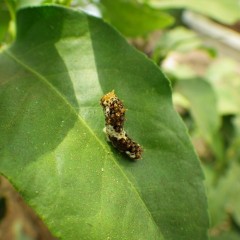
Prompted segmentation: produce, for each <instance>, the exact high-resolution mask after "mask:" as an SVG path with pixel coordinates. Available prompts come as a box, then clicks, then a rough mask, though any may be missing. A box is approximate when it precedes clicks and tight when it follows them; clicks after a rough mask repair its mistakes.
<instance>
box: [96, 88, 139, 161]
mask: <svg viewBox="0 0 240 240" xmlns="http://www.w3.org/2000/svg"><path fill="white" fill-rule="evenodd" d="M100 104H101V106H102V107H103V111H104V115H105V128H104V129H103V130H104V132H105V133H106V135H107V140H108V141H110V142H111V143H112V145H113V146H114V147H115V148H116V149H118V150H119V151H120V152H123V153H125V154H126V155H128V156H129V157H130V158H131V159H134V160H137V159H140V158H141V155H142V152H143V150H142V147H141V146H140V145H139V144H138V143H136V142H134V141H133V140H132V139H131V138H130V137H128V135H127V133H126V132H125V130H124V128H123V125H124V122H125V112H126V109H125V108H124V106H123V103H122V101H121V100H120V99H119V98H118V97H117V95H116V94H115V93H114V90H113V91H111V92H109V93H107V94H106V95H104V96H103V97H102V98H101V100H100Z"/></svg>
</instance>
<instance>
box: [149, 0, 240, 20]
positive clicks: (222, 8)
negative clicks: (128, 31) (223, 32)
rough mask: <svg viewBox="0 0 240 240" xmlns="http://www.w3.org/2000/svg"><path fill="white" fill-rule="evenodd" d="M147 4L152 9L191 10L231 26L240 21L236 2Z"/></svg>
mask: <svg viewBox="0 0 240 240" xmlns="http://www.w3.org/2000/svg"><path fill="white" fill-rule="evenodd" d="M147 2H148V3H149V5H150V6H152V7H153V8H160V9H172V8H188V9H192V10H194V11H196V12H199V13H202V14H204V15H207V16H209V17H212V18H213V19H215V20H217V21H219V22H222V23H225V24H233V23H235V22H236V21H237V20H239V19H240V6H239V2H238V1H237V0H211V1H208V0H201V1H198V0H191V1H189V0H161V1H159V0H147Z"/></svg>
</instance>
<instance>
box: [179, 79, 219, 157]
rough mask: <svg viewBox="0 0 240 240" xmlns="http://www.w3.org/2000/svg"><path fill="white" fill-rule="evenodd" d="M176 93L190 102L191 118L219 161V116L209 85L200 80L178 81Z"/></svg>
mask: <svg viewBox="0 0 240 240" xmlns="http://www.w3.org/2000/svg"><path fill="white" fill-rule="evenodd" d="M175 89H176V91H177V92H179V93H181V94H182V95H183V96H184V97H186V98H187V99H188V100H189V102H190V109H191V113H192V115H193V118H194V119H195V121H196V124H197V126H198V128H199V131H200V134H201V135H202V136H203V137H204V139H205V140H206V141H207V143H208V144H210V147H211V148H212V150H213V152H214V153H215V154H216V156H217V157H218V158H219V159H222V158H223V152H222V151H223V148H222V147H223V146H222V142H221V139H220V136H219V133H218V131H219V128H220V123H221V122H220V116H219V114H218V111H217V98H216V95H215V93H214V91H213V89H212V87H211V85H210V84H209V83H208V82H207V81H205V80H204V79H201V78H192V79H188V80H180V81H178V82H177V84H176V88H175Z"/></svg>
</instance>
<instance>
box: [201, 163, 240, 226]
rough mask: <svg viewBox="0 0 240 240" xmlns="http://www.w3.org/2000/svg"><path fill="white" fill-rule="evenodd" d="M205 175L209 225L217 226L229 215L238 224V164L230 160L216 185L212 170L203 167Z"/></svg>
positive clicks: (239, 192) (239, 194)
mask: <svg viewBox="0 0 240 240" xmlns="http://www.w3.org/2000/svg"><path fill="white" fill-rule="evenodd" d="M205 173H206V177H207V189H208V202H209V212H210V215H211V225H212V226H217V225H220V224H221V223H223V222H224V221H226V219H227V218H228V217H229V215H230V216H231V217H232V218H233V219H234V221H235V222H236V224H237V225H238V226H240V206H239V201H240V191H239V189H240V165H239V163H237V162H232V163H231V164H230V166H229V168H228V169H227V171H226V173H225V174H224V175H222V177H221V178H220V179H219V181H218V184H217V186H214V182H213V181H212V179H211V178H212V175H213V171H212V170H211V169H208V168H206V169H205Z"/></svg>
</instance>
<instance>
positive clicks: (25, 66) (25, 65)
mask: <svg viewBox="0 0 240 240" xmlns="http://www.w3.org/2000/svg"><path fill="white" fill-rule="evenodd" d="M3 53H5V54H6V55H7V56H8V57H10V58H12V59H13V60H14V61H15V62H16V63H18V64H19V65H20V66H22V67H23V68H25V69H26V70H27V71H29V72H30V73H32V74H33V75H35V76H36V77H37V78H39V80H41V81H42V82H43V83H44V84H45V85H46V86H47V87H48V88H49V89H51V91H52V92H54V93H55V94H57V96H59V97H60V99H62V100H63V102H64V103H65V104H66V105H67V107H69V110H70V111H71V112H72V113H73V114H74V115H76V116H77V118H78V120H79V121H80V122H81V123H82V124H83V125H84V126H85V127H86V128H87V129H88V131H89V132H90V134H92V136H93V137H94V138H95V139H96V141H97V142H98V143H99V144H100V146H101V147H102V148H103V149H104V151H105V152H106V153H109V151H108V150H107V149H106V147H105V145H104V144H103V143H102V141H101V140H100V139H99V138H98V137H97V135H96V134H95V133H94V132H93V131H92V129H91V128H90V126H89V125H88V124H87V123H86V121H84V119H83V118H82V117H81V116H80V115H79V114H78V113H77V112H76V110H75V108H74V107H73V106H72V105H71V104H70V103H69V102H68V101H67V99H66V98H65V97H64V95H62V94H61V93H60V92H59V91H58V90H57V89H56V88H55V87H54V86H53V85H52V84H50V82H49V81H48V80H47V78H46V77H44V76H43V75H41V74H40V73H38V72H37V71H35V70H34V69H33V68H31V67H30V66H28V65H27V64H25V63H23V62H22V61H21V60H20V59H18V58H17V57H16V56H15V55H13V54H12V53H10V51H8V50H6V51H5V52H3ZM110 158H111V159H112V161H113V162H114V164H115V165H116V166H117V168H118V169H119V170H120V172H121V174H122V175H123V177H124V178H125V179H126V180H127V182H128V183H129V185H130V186H131V188H132V190H133V191H134V192H135V193H136V194H137V196H138V198H139V200H140V202H141V203H142V205H143V207H144V208H145V209H146V210H147V212H148V214H149V217H150V218H151V219H152V222H153V223H154V224H155V225H156V227H157V229H158V231H159V232H160V235H161V236H163V235H162V233H161V231H160V228H159V226H158V225H157V224H156V222H155V220H154V218H153V216H152V214H151V212H150V211H149V210H148V208H147V206H146V204H145V202H144V201H143V199H142V198H141V196H140V194H139V192H138V191H137V190H136V188H135V187H134V185H133V184H132V182H131V181H130V180H129V178H128V177H127V175H126V174H125V173H124V172H123V170H122V168H121V167H120V166H119V164H117V161H116V159H115V158H114V157H113V154H111V156H110Z"/></svg>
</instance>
